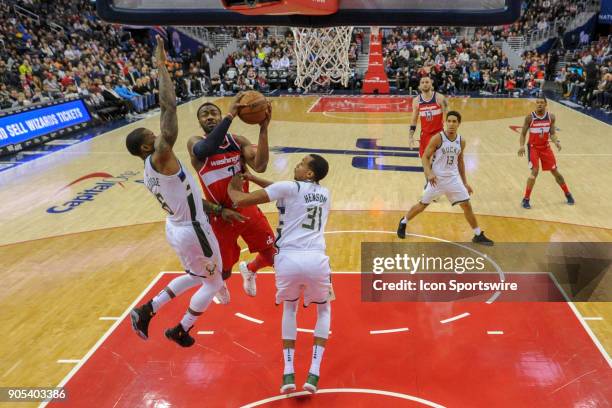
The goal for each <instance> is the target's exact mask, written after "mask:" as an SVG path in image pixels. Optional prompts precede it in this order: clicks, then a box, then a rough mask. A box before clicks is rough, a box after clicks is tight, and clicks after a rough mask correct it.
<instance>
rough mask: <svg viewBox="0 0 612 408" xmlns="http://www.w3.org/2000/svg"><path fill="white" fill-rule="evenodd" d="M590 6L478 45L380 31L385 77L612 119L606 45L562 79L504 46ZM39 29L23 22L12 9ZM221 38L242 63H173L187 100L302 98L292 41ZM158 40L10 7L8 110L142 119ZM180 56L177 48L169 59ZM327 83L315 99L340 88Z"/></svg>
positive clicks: (152, 98) (535, 7)
mask: <svg viewBox="0 0 612 408" xmlns="http://www.w3.org/2000/svg"><path fill="white" fill-rule="evenodd" d="M589 1H591V0H579V1H576V2H568V1H567V0H529V1H525V2H524V4H523V12H522V14H521V18H520V20H519V21H517V22H516V23H514V24H511V25H508V26H503V27H489V28H486V27H484V28H478V29H475V30H474V34H473V36H472V37H471V38H469V39H464V38H460V37H459V35H458V34H459V33H458V30H457V29H454V28H435V27H412V28H410V27H403V28H392V29H391V28H387V29H383V30H381V34H382V40H383V53H384V60H385V67H386V70H387V74H388V76H389V79H390V81H391V84H392V86H393V87H394V89H395V90H397V91H399V92H405V91H410V90H413V91H414V90H416V89H417V87H418V82H419V79H420V77H422V76H423V75H428V76H431V77H432V79H433V80H434V84H435V86H436V89H438V90H440V91H441V92H444V93H447V94H450V95H453V94H457V93H473V92H479V93H484V94H487V93H488V94H511V95H518V94H527V95H529V94H531V95H533V94H536V93H538V92H540V90H541V89H542V87H543V84H544V82H545V80H550V81H554V82H555V83H556V84H558V86H559V87H560V89H562V92H563V94H564V95H565V96H566V97H568V98H571V99H572V100H574V101H576V102H578V103H581V104H583V105H585V106H587V107H590V106H599V107H603V108H604V109H609V108H610V86H611V84H610V77H611V75H612V61H611V60H612V59H611V58H610V42H609V41H608V39H604V40H602V41H600V42H598V43H595V44H593V45H592V46H590V47H586V48H585V49H583V50H582V51H581V52H579V53H576V54H575V55H574V56H575V58H574V60H573V61H572V62H571V63H570V64H568V66H567V67H566V68H565V69H563V70H561V72H559V73H558V74H557V73H556V72H555V65H556V62H557V61H559V58H560V56H559V55H558V53H559V52H558V50H556V51H555V52H553V53H550V54H546V55H538V54H537V53H536V52H528V53H525V54H524V55H523V62H522V64H520V65H519V66H518V67H515V68H513V67H512V66H510V64H509V61H508V58H507V56H506V55H504V54H503V52H502V51H501V49H500V47H499V46H498V45H496V44H499V43H498V41H499V40H500V39H504V38H507V37H508V36H511V35H515V34H526V33H529V32H531V31H533V30H537V29H544V28H546V27H547V26H548V25H550V24H551V23H552V22H553V21H555V20H558V19H571V18H573V17H574V16H575V15H576V14H577V13H579V12H580V11H582V10H584V9H585V7H587V5H588V3H589ZM14 4H19V5H20V6H22V7H24V8H26V9H28V10H30V11H31V12H32V13H33V15H34V16H38V18H28V17H26V16H24V15H23V14H20V13H16V12H15V10H14V8H13V6H14ZM210 31H211V32H215V33H224V34H228V35H230V36H232V37H234V38H235V39H236V40H238V41H237V43H238V49H237V51H235V52H233V53H230V54H228V55H227V56H226V58H225V61H224V62H223V64H222V65H221V68H220V69H219V70H218V71H217V72H211V61H212V58H213V56H214V55H215V52H216V50H214V49H213V48H211V47H204V46H201V47H199V49H198V50H197V52H195V53H191V52H190V51H189V50H188V49H183V50H176V51H175V52H172V55H171V56H172V58H171V59H170V62H169V63H168V68H169V71H170V73H171V75H172V77H173V78H174V80H175V84H176V93H177V97H178V98H179V99H189V98H192V97H197V96H201V95H231V94H235V93H237V92H240V91H246V90H251V89H253V90H258V91H261V92H271V91H274V90H276V89H279V90H287V91H289V92H294V91H298V90H296V89H295V85H294V81H295V78H296V61H295V56H294V53H293V49H292V46H293V36H292V33H291V30H287V31H285V32H278V31H277V29H273V32H272V31H271V30H270V29H268V28H263V27H216V28H211V29H210ZM364 36H365V33H364V31H363V30H361V29H357V28H356V29H355V30H354V31H353V36H352V40H351V45H350V48H349V60H350V62H351V66H352V67H353V68H354V67H355V65H356V62H357V59H358V57H359V55H360V54H361V53H363V52H367V50H364V43H365V42H366V39H365V38H364ZM150 40H151V39H150V38H148V37H147V36H142V35H141V36H138V35H132V32H131V31H129V30H123V29H122V28H121V27H120V26H117V25H112V24H106V23H104V22H101V21H100V20H99V19H98V18H97V17H96V14H95V5H94V3H93V2H91V1H88V0H77V1H70V0H57V1H51V0H8V1H3V2H0V109H10V108H16V107H20V106H27V105H30V104H34V103H38V102H45V101H51V100H54V99H58V98H62V97H83V98H85V99H87V101H88V103H89V104H90V106H92V108H93V109H95V110H97V111H98V113H99V115H100V116H102V117H109V118H111V117H115V116H119V115H127V116H130V115H137V114H139V113H142V112H145V111H147V110H149V109H152V108H154V107H156V106H157V105H158V97H157V87H158V79H157V72H156V69H155V67H154V64H153V63H152V59H151V56H152V47H151V44H152V43H151V41H150ZM169 48H170V49H171V50H172V47H169ZM361 81H362V76H361V74H360V73H357V72H356V70H355V69H353V75H352V77H351V80H350V83H349V86H348V88H349V89H352V90H358V89H359V88H360V86H361ZM340 87H341V86H340V85H338V84H332V83H330V82H327V83H326V84H325V85H324V86H318V87H315V88H314V89H311V91H315V92H316V91H319V92H324V91H328V90H329V89H331V88H340Z"/></svg>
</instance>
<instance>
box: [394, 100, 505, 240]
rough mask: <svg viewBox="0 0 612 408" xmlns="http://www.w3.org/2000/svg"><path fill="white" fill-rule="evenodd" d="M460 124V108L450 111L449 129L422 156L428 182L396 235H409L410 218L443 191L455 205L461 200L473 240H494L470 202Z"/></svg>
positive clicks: (402, 221) (470, 192) (421, 210)
mask: <svg viewBox="0 0 612 408" xmlns="http://www.w3.org/2000/svg"><path fill="white" fill-rule="evenodd" d="M460 124H461V115H460V114H459V112H456V111H450V112H448V114H447V115H446V130H442V131H441V132H440V133H438V134H437V135H435V136H433V137H432V138H431V140H430V141H429V145H428V146H427V149H425V152H424V154H423V157H422V161H423V169H424V170H425V177H427V184H426V186H425V191H423V197H422V198H421V201H419V202H418V203H417V204H415V205H414V206H413V207H412V208H411V209H410V210H408V213H407V214H406V216H405V217H403V218H402V219H401V220H400V222H399V225H398V227H397V236H398V237H399V238H402V239H404V238H406V225H407V223H408V221H410V220H412V219H413V218H414V217H416V216H417V215H419V214H420V213H422V212H423V211H424V210H425V208H427V206H428V205H429V204H430V203H431V202H432V200H434V199H435V198H436V197H438V196H440V195H442V194H444V195H446V198H448V201H450V202H451V203H452V204H453V205H455V204H459V205H460V206H461V209H463V213H464V214H465V218H466V220H467V222H468V223H469V224H470V226H471V227H472V229H473V230H474V237H473V238H472V242H475V243H478V244H483V245H493V241H491V240H490V239H489V238H487V237H486V236H485V234H484V232H482V231H481V230H480V228H479V227H478V222H477V221H476V216H475V215H474V212H473V211H472V205H471V204H470V194H472V192H473V191H472V188H471V187H470V185H469V184H468V183H467V178H466V175H465V165H464V163H463V152H464V151H465V140H464V139H463V137H461V135H459V134H458V133H457V130H458V128H459V125H460Z"/></svg>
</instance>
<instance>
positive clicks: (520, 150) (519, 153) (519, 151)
mask: <svg viewBox="0 0 612 408" xmlns="http://www.w3.org/2000/svg"><path fill="white" fill-rule="evenodd" d="M518 155H519V157H523V156H524V155H525V146H521V148H520V149H519V150H518Z"/></svg>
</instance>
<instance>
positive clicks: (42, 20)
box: [0, 0, 211, 118]
mask: <svg viewBox="0 0 612 408" xmlns="http://www.w3.org/2000/svg"><path fill="white" fill-rule="evenodd" d="M14 4H16V2H6V1H5V2H1V3H0V109H10V108H17V107H22V106H28V105H31V104H34V103H38V102H47V101H52V100H55V99H60V98H65V97H83V98H85V99H86V100H87V101H88V103H89V104H90V106H91V107H92V109H94V110H96V111H97V112H98V113H99V115H100V116H101V117H103V118H106V117H109V118H110V117H114V116H119V115H127V116H131V115H136V114H139V113H143V112H145V111H147V110H149V109H151V108H153V107H155V106H156V105H157V104H158V97H157V93H158V91H157V87H158V79H157V72H156V70H155V69H154V68H153V67H154V65H153V63H152V59H151V55H152V48H151V45H150V43H149V41H136V40H135V39H134V38H132V36H131V34H130V32H128V31H123V30H122V29H121V28H118V27H117V26H115V25H112V24H106V23H103V22H101V21H100V20H99V19H98V18H97V17H96V14H95V6H94V4H93V3H92V2H90V1H87V0H80V1H70V0H57V1H50V0H38V1H35V0H28V1H27V2H20V3H19V5H20V6H22V7H24V8H26V9H27V10H29V11H30V12H31V13H33V14H31V15H30V16H33V17H28V16H27V15H25V14H23V13H16V12H15V9H14V8H13V6H14ZM34 17H36V18H34ZM200 51H201V52H198V54H196V55H194V56H191V54H189V55H188V57H189V58H183V57H184V56H183V55H179V56H176V58H174V59H173V62H171V63H169V66H168V68H169V70H170V72H171V75H172V76H173V78H174V79H175V83H176V92H177V96H178V97H179V98H189V97H191V96H196V95H201V94H204V93H206V92H207V89H206V86H207V84H206V79H205V78H206V73H205V71H204V69H203V68H202V61H203V60H204V61H207V60H208V58H209V56H208V54H211V50H206V49H204V47H202V48H201V49H200ZM206 53H208V54H206ZM208 82H210V81H208ZM208 86H210V83H208Z"/></svg>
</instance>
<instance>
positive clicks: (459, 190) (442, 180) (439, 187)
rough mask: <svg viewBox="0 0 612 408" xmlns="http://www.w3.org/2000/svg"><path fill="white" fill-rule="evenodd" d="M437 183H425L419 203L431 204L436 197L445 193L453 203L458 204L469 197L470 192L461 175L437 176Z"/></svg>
mask: <svg viewBox="0 0 612 408" xmlns="http://www.w3.org/2000/svg"><path fill="white" fill-rule="evenodd" d="M436 180H437V183H436V185H435V186H432V185H431V183H427V184H426V185H425V190H423V196H422V197H421V203H423V204H431V202H432V201H433V200H435V199H436V198H438V197H440V196H442V195H445V196H446V198H448V201H450V202H451V203H452V204H453V205H455V204H459V203H462V202H465V201H468V200H469V199H470V194H469V193H468V191H467V188H465V185H464V184H463V181H462V180H461V177H459V176H451V177H437V178H436Z"/></svg>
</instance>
